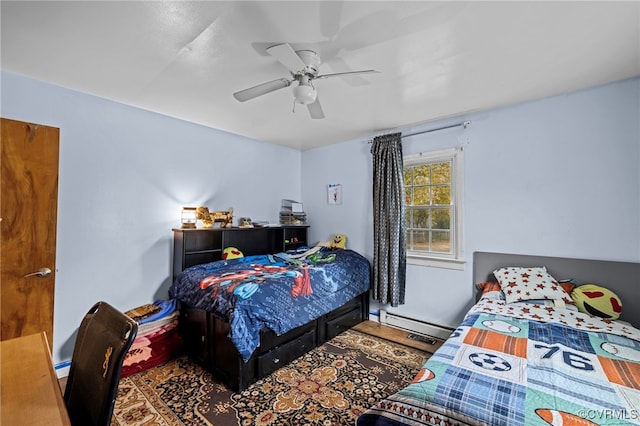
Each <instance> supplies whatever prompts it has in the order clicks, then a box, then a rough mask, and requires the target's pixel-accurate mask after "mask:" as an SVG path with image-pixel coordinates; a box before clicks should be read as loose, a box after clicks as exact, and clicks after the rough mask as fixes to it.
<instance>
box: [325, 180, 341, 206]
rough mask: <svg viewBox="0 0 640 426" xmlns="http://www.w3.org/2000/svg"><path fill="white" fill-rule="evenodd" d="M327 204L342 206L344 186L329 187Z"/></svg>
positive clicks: (332, 185) (337, 184)
mask: <svg viewBox="0 0 640 426" xmlns="http://www.w3.org/2000/svg"><path fill="white" fill-rule="evenodd" d="M327 203H329V204H342V184H340V183H330V184H328V185H327Z"/></svg>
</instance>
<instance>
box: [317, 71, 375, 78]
mask: <svg viewBox="0 0 640 426" xmlns="http://www.w3.org/2000/svg"><path fill="white" fill-rule="evenodd" d="M378 73H380V71H378V70H362V71H347V72H337V73H334V74H324V75H319V76H316V77H314V80H317V79H319V78H329V77H337V76H340V75H353V74H378Z"/></svg>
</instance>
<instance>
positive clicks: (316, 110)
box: [307, 97, 324, 118]
mask: <svg viewBox="0 0 640 426" xmlns="http://www.w3.org/2000/svg"><path fill="white" fill-rule="evenodd" d="M307 108H308V109H309V114H310V115H311V118H324V111H322V105H320V98H319V97H316V100H315V101H314V102H313V103H310V104H307Z"/></svg>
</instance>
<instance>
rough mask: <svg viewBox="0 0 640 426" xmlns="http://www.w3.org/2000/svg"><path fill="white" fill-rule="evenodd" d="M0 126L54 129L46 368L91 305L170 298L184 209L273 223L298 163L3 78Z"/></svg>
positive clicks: (290, 154)
mask: <svg viewBox="0 0 640 426" xmlns="http://www.w3.org/2000/svg"><path fill="white" fill-rule="evenodd" d="M1 78H2V80H1V83H2V94H1V96H2V98H1V99H2V104H1V107H2V110H1V111H0V113H1V115H2V117H5V118H10V119H14V120H21V121H27V122H33V123H39V124H44V125H49V126H53V127H58V128H60V167H59V187H58V195H59V205H58V233H57V261H56V263H57V265H56V267H57V269H58V273H57V276H56V299H55V313H54V343H53V355H54V362H56V363H57V362H59V361H66V360H69V359H70V358H71V352H72V350H73V347H72V345H73V342H74V341H75V334H74V333H75V330H76V329H77V327H78V325H79V324H80V321H81V319H82V316H83V315H84V314H85V313H86V311H87V310H88V309H89V308H90V307H91V305H93V303H95V302H96V301H98V300H105V301H107V302H109V303H111V304H113V305H114V306H115V307H117V308H119V309H121V310H128V309H131V308H133V307H136V306H139V305H141V304H144V303H149V302H152V301H154V300H156V299H159V298H166V297H167V290H168V288H169V285H170V284H171V259H172V247H173V246H172V237H173V235H172V232H171V228H173V227H179V225H180V224H179V219H180V209H181V207H182V206H183V205H192V206H198V205H206V206H208V207H210V208H212V209H215V210H226V209H227V208H228V207H234V212H235V217H236V221H237V218H238V217H241V216H249V217H251V218H252V219H255V220H269V221H272V222H273V221H275V222H277V221H278V219H279V211H280V200H281V199H282V198H289V199H300V198H301V184H300V182H301V175H300V162H301V154H300V152H299V151H297V150H292V149H289V148H284V147H280V146H276V145H273V144H266V143H262V142H258V141H254V140H250V139H247V138H243V137H240V136H235V135H231V134H228V133H225V132H222V131H219V130H214V129H210V128H206V127H203V126H199V125H195V124H192V123H188V122H185V121H181V120H176V119H172V118H169V117H166V116H162V115H159V114H155V113H151V112H147V111H143V110H140V109H136V108H132V107H128V106H125V105H122V104H119V103H115V102H111V101H108V100H105V99H101V98H97V97H93V96H89V95H86V94H82V93H78V92H74V91H71V90H67V89H63V88H60V87H56V86H52V85H49V84H44V83H41V82H38V81H35V80H32V79H28V78H24V77H22V76H17V75H15V74H11V73H7V72H2V74H1Z"/></svg>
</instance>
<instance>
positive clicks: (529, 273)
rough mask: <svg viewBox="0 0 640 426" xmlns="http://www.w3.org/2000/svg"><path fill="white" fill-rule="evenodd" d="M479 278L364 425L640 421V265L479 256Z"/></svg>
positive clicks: (364, 419) (362, 419) (361, 422)
mask: <svg viewBox="0 0 640 426" xmlns="http://www.w3.org/2000/svg"><path fill="white" fill-rule="evenodd" d="M474 280H475V285H476V286H477V287H478V289H479V299H478V300H477V302H476V303H475V304H474V305H473V306H472V307H471V309H470V310H469V311H468V313H467V314H466V317H465V319H464V320H463V322H462V323H461V324H460V326H459V327H458V328H457V329H456V330H455V331H454V332H453V334H452V335H451V336H450V337H449V339H447V340H446V342H445V343H444V344H443V345H442V346H441V347H440V348H439V349H438V350H437V351H436V352H435V353H434V354H433V355H432V356H431V358H430V359H429V360H428V361H427V362H426V363H425V365H424V366H423V368H422V369H421V370H420V372H419V373H418V374H417V375H416V376H415V378H414V380H413V382H412V383H411V384H408V386H407V387H406V388H404V389H402V390H401V391H399V392H397V393H396V394H393V395H391V396H389V397H388V398H386V399H384V400H382V401H379V402H378V403H376V404H375V405H374V406H372V407H371V408H370V409H369V410H367V411H366V412H365V413H364V414H362V415H361V416H360V417H359V418H358V421H357V425H358V426H370V425H375V426H382V425H384V426H397V425H509V426H514V425H627V424H635V425H638V424H640V330H638V329H637V328H636V327H634V325H636V326H637V325H638V324H639V319H640V313H638V308H640V305H638V303H639V302H640V264H638V263H630V262H609V261H592V260H580V259H567V258H551V257H541V256H524V255H511V254H499V253H474ZM622 301H624V302H625V303H624V307H625V309H624V310H623V309H622V307H623V303H622ZM596 314H597V315H596Z"/></svg>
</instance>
